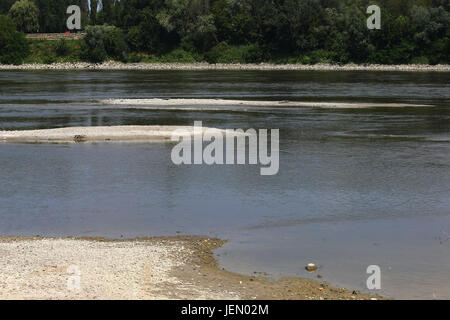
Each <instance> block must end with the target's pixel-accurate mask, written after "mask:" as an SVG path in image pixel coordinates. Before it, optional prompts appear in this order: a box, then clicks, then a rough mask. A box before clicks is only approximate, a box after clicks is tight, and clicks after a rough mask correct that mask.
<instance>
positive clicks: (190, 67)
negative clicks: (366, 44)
mask: <svg viewBox="0 0 450 320" xmlns="http://www.w3.org/2000/svg"><path fill="white" fill-rule="evenodd" d="M0 70H106V71H108V70H135V71H139V70H143V71H146V70H185V71H202V70H230V71H232V70H243V71H245V70H248V71H398V72H450V65H418V64H407V65H376V64H363V65H358V64H346V65H337V64H315V65H302V64H270V63H261V64H220V63H218V64H208V63H127V64H124V63H120V62H113V61H110V62H104V63H101V64H95V63H87V62H75V63H71V62H68V63H54V64H22V65H18V66H15V65H0Z"/></svg>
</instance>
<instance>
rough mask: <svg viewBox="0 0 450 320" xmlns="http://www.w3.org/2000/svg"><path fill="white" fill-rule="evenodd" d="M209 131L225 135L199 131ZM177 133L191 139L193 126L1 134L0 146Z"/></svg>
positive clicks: (124, 139)
mask: <svg viewBox="0 0 450 320" xmlns="http://www.w3.org/2000/svg"><path fill="white" fill-rule="evenodd" d="M208 129H213V130H218V131H220V132H225V131H223V130H220V129H214V128H207V127H203V128H202V130H203V132H204V131H205V130H208ZM176 130H183V131H184V132H185V133H186V135H190V136H193V135H194V127H192V126H186V127H183V126H112V127H68V128H58V129H42V130H21V131H0V142H23V143H80V142H157V141H168V140H170V139H171V137H172V134H173V133H174V132H175V131H176ZM203 132H202V133H203Z"/></svg>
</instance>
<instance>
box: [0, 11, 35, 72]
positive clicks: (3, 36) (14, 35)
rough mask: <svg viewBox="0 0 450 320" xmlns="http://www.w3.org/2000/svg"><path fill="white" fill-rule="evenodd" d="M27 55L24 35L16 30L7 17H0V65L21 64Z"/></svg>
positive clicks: (27, 50) (26, 43)
mask: <svg viewBox="0 0 450 320" xmlns="http://www.w3.org/2000/svg"><path fill="white" fill-rule="evenodd" d="M28 54H29V49H28V42H27V40H26V39H25V36H24V34H23V33H20V32H18V31H17V30H16V27H15V25H14V22H13V21H12V20H11V19H10V18H9V17H7V16H4V15H0V63H2V64H21V63H22V62H23V60H24V59H25V58H26V57H27V56H28Z"/></svg>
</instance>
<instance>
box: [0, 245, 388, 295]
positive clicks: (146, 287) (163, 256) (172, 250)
mask: <svg viewBox="0 0 450 320" xmlns="http://www.w3.org/2000/svg"><path fill="white" fill-rule="evenodd" d="M223 243H224V242H223V241H221V240H218V239H208V238H200V237H175V238H151V239H136V240H124V241H107V240H102V239H44V238H38V237H33V238H22V237H20V238H16V237H14V238H12V237H2V238H0V299H120V300H122V299H298V300H303V299H318V300H319V299H348V300H354V299H371V298H373V297H371V296H369V295H366V294H360V293H357V292H352V291H349V290H346V289H342V288H335V287H332V286H330V285H328V284H325V283H321V282H318V281H314V280H306V279H300V278H283V279H280V280H277V281H275V280H272V279H270V278H268V277H261V276H256V275H255V276H243V275H238V274H234V273H230V272H228V271H225V270H220V269H219V268H218V265H217V262H216V260H215V259H214V256H213V253H212V251H213V250H214V249H216V248H218V247H220V246H221V245H223ZM299 267H301V266H299ZM73 276H79V282H78V283H79V284H80V285H79V287H78V286H74V285H73V284H74V283H77V281H75V282H74V281H73V278H71V277H73ZM68 281H69V283H70V284H72V286H69V288H71V290H69V289H68ZM377 298H378V299H379V298H380V297H377Z"/></svg>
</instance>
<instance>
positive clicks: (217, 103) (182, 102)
mask: <svg viewBox="0 0 450 320" xmlns="http://www.w3.org/2000/svg"><path fill="white" fill-rule="evenodd" d="M100 102H101V103H103V104H108V105H125V106H129V105H132V106H143V107H141V108H142V109H145V107H151V109H163V108H164V107H193V106H195V107H227V106H231V107H232V106H235V107H236V106H241V107H276V108H278V107H285V108H287V107H309V108H329V109H352V108H354V109H359V108H409V107H431V105H425V104H412V103H364V102H313V101H251V100H227V99H157V98H153V99H105V100H100ZM206 110H207V109H206Z"/></svg>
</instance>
